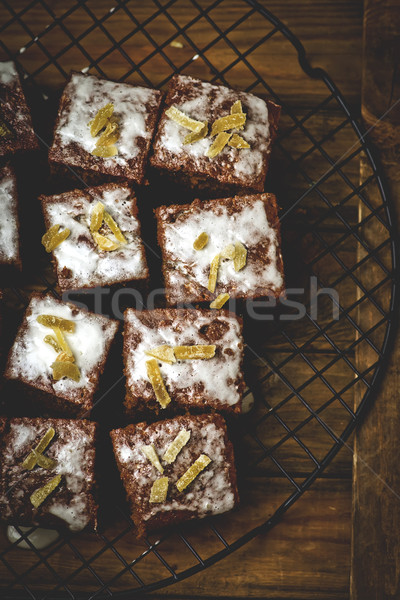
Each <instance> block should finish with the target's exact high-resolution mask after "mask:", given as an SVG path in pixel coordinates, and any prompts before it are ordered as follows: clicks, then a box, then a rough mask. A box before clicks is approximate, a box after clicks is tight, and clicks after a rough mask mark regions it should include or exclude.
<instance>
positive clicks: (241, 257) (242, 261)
mask: <svg viewBox="0 0 400 600" xmlns="http://www.w3.org/2000/svg"><path fill="white" fill-rule="evenodd" d="M246 261H247V250H246V248H245V247H244V246H243V244H242V243H241V242H236V243H235V256H234V259H233V266H234V269H235V271H241V270H242V269H243V267H245V266H246Z"/></svg>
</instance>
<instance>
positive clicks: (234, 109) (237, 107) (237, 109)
mask: <svg viewBox="0 0 400 600" xmlns="http://www.w3.org/2000/svg"><path fill="white" fill-rule="evenodd" d="M238 113H239V114H240V113H243V109H242V102H241V101H240V100H236V102H234V103H233V104H232V106H231V115H237V114H238Z"/></svg>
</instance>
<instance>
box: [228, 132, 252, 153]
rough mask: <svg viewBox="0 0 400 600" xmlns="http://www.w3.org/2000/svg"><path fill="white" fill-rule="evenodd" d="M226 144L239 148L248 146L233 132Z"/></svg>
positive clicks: (248, 146) (248, 145)
mask: <svg viewBox="0 0 400 600" xmlns="http://www.w3.org/2000/svg"><path fill="white" fill-rule="evenodd" d="M228 146H231V147H232V148H238V149H239V150H241V149H243V148H250V144H249V143H248V142H246V140H245V139H243V138H242V137H241V136H240V135H238V134H237V133H234V134H233V136H232V137H231V139H230V140H229V142H228Z"/></svg>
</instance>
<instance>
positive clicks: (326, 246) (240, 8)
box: [0, 0, 398, 599]
mask: <svg viewBox="0 0 400 600" xmlns="http://www.w3.org/2000/svg"><path fill="white" fill-rule="evenodd" d="M2 4H3V9H2V11H3V15H6V18H5V19H4V21H3V23H2V24H1V25H0V33H1V41H0V45H1V48H2V50H3V51H4V54H5V57H10V58H12V59H13V60H15V61H16V62H17V64H18V66H19V68H20V70H21V72H22V73H24V77H25V83H26V85H27V89H28V93H29V91H30V97H31V100H32V102H33V105H34V116H35V115H36V121H37V126H38V131H39V132H40V135H41V137H42V142H43V145H44V146H46V143H48V141H49V140H50V137H51V136H50V135H49V133H48V129H46V125H45V120H44V119H43V118H42V116H41V115H43V114H45V115H47V117H48V114H49V112H50V113H51V112H52V111H53V108H50V109H49V108H48V107H51V106H53V104H52V98H53V96H54V88H55V87H57V88H61V86H62V84H63V82H64V81H65V79H66V78H67V76H68V73H69V71H70V70H71V69H76V70H79V69H81V70H83V72H87V71H89V70H90V72H93V73H97V74H99V75H101V76H103V77H107V78H110V79H119V80H121V81H129V82H132V83H141V84H143V83H144V84H145V85H149V86H156V87H164V86H165V84H167V82H168V81H169V79H170V78H171V76H172V75H173V74H174V73H176V72H181V73H187V74H192V75H194V76H199V77H201V78H203V79H208V80H210V81H215V82H220V83H223V84H226V85H229V86H233V87H240V88H241V89H246V90H248V91H252V92H253V93H256V94H259V95H266V96H268V97H270V98H272V99H273V100H275V101H276V102H277V103H278V104H280V105H281V106H282V107H283V110H282V121H281V127H280V135H279V138H278V141H277V143H276V146H275V148H274V156H273V160H272V164H271V172H270V175H269V177H268V181H267V190H268V191H273V192H275V193H276V194H277V195H278V198H279V201H280V204H281V206H282V211H281V219H282V229H283V238H284V254H285V265H286V276H287V284H288V287H289V288H290V295H289V297H290V298H291V299H292V300H294V299H295V300H297V301H298V302H301V303H302V305H303V308H301V307H300V305H297V307H294V305H292V306H291V308H289V307H288V305H286V306H284V307H282V306H281V307H279V308H278V309H277V310H274V311H270V310H268V308H266V307H265V306H263V307H260V306H259V305H257V306H256V305H254V306H253V311H254V314H255V313H256V312H257V315H258V317H257V319H256V318H255V316H254V314H253V316H251V315H249V314H248V315H246V322H245V327H246V329H245V331H246V340H247V353H248V355H249V358H251V359H252V360H251V361H249V362H250V363H251V364H250V370H251V375H248V377H249V380H251V382H252V393H253V395H254V396H255V399H256V402H255V407H254V409H253V410H252V411H251V412H250V413H249V414H248V415H244V416H243V417H242V418H241V419H240V420H238V421H236V422H234V423H232V424H231V430H232V435H233V437H234V439H235V443H236V454H237V461H238V473H239V482H240V491H241V496H242V506H241V508H240V509H239V510H238V511H236V512H234V513H232V514H229V515H223V516H221V517H218V518H214V519H206V520H205V521H203V522H202V523H201V524H200V525H199V524H198V523H189V524H187V525H184V526H180V527H179V528H174V529H172V530H168V531H164V532H161V533H160V534H159V535H153V536H150V537H148V538H146V539H145V540H142V541H141V542H138V541H136V539H135V535H134V528H133V524H132V522H131V520H130V519H129V517H128V516H127V510H126V507H125V505H124V502H123V500H121V501H117V502H116V503H115V498H114V499H113V502H114V503H113V505H112V510H111V514H112V518H111V519H110V522H109V524H108V525H106V527H105V529H104V532H103V533H101V534H98V535H94V534H86V533H85V534H82V535H78V536H70V535H62V536H61V538H60V539H59V540H58V541H57V542H56V543H55V544H54V545H53V546H51V547H49V548H47V549H45V550H41V551H39V550H37V549H35V548H34V547H33V546H32V545H31V549H32V552H30V553H28V552H26V553H25V556H24V562H23V563H21V560H20V556H21V552H22V550H20V549H19V548H17V547H16V544H9V543H7V542H6V541H4V542H3V543H2V545H1V547H0V561H1V568H2V575H1V582H2V583H1V584H0V585H1V588H2V591H1V594H2V597H18V598H32V599H36V598H50V597H51V598H55V597H63V598H71V599H75V598H88V597H90V598H103V597H104V598H108V597H110V598H111V597H113V598H114V597H115V598H117V597H118V598H119V597H121V598H122V597H123V598H131V597H133V596H134V595H135V594H140V593H143V592H144V591H146V592H147V591H151V590H155V589H158V588H161V587H163V586H166V585H169V584H171V583H174V582H176V581H180V580H182V579H184V578H186V577H188V576H190V575H192V574H194V573H196V572H198V571H201V570H202V569H205V568H206V567H208V566H209V565H211V564H213V563H215V562H216V561H218V560H220V559H222V558H223V557H225V556H227V555H228V554H230V553H231V552H233V551H234V550H236V549H237V548H239V547H240V546H243V545H244V544H245V543H246V542H248V541H249V540H251V539H252V538H254V537H255V536H256V535H258V534H259V533H261V532H266V531H268V530H269V529H271V528H272V527H273V526H274V525H275V524H276V523H277V522H278V521H279V520H280V519H281V517H282V516H283V514H284V513H285V511H286V510H287V509H288V508H289V507H290V506H291V505H292V504H293V503H294V502H295V501H296V500H297V499H298V498H299V497H300V496H301V495H302V494H303V493H304V492H305V491H306V490H307V489H308V488H309V486H310V485H311V484H312V482H313V481H314V480H315V479H316V478H317V477H318V476H319V475H320V474H321V473H322V471H323V470H324V469H325V468H326V467H327V466H328V465H329V463H330V462H331V461H332V459H333V457H334V456H335V455H336V454H337V453H338V451H339V450H340V448H341V447H342V446H343V444H345V443H346V440H347V439H348V437H349V435H350V433H351V432H352V430H353V429H354V427H355V425H356V424H357V422H358V421H359V419H360V417H361V415H362V413H363V412H364V410H365V408H366V406H367V404H368V402H369V401H370V399H371V398H372V396H373V393H374V390H375V389H376V386H377V385H378V382H379V380H380V378H381V377H382V373H383V372H384V367H385V362H386V356H387V353H388V348H389V344H390V342H391V339H392V336H393V332H394V324H393V316H394V309H395V307H397V306H398V304H397V300H398V297H397V296H398V294H397V290H396V286H395V283H396V277H395V270H396V269H397V267H396V264H395V256H396V252H398V248H397V247H395V235H394V233H393V229H392V207H391V204H390V201H389V198H388V197H387V195H386V193H385V189H384V185H383V182H382V178H381V175H380V173H379V168H378V166H377V163H376V161H375V159H374V157H373V154H372V151H371V148H370V145H369V143H368V141H367V138H366V134H365V133H364V132H363V130H362V129H361V127H360V125H359V124H358V122H357V120H356V118H355V117H354V115H353V113H352V111H351V110H349V108H348V106H347V104H346V102H345V101H344V99H343V97H342V96H341V94H340V92H339V90H338V89H337V87H336V86H335V85H334V83H333V82H332V80H331V79H330V78H329V76H328V75H327V74H326V73H325V72H324V71H322V70H321V69H315V68H311V67H310V65H309V63H308V62H307V59H306V56H305V52H304V48H303V46H302V44H301V43H300V41H299V40H298V39H297V38H296V37H295V36H294V35H293V34H292V33H291V31H290V30H289V29H288V28H287V27H286V26H285V25H283V24H282V23H281V22H280V21H279V19H277V18H276V17H275V16H274V15H272V14H271V13H270V12H269V11H268V10H267V9H266V8H265V7H263V6H261V5H260V4H258V3H257V2H255V1H252V0H244V1H243V2H238V1H237V2H227V1H224V0H215V1H214V2H212V1H211V2H210V1H207V2H203V1H201V0H169V1H164V0H153V2H152V3H150V2H148V3H141V2H130V1H129V0H114V1H113V2H112V3H109V2H93V1H90V0H87V1H84V0H81V1H79V2H77V1H75V0H65V1H64V2H60V3H53V2H51V3H50V2H48V1H46V0H32V1H31V2H29V1H27V2H21V1H17V2H11V0H3V2H2ZM150 4H151V6H152V10H150V9H149V5H150ZM144 5H146V7H145V8H144V7H143V6H144ZM222 16H223V18H222ZM261 22H262V23H263V30H264V32H263V34H262V35H259V34H258V37H255V31H257V32H259V31H260V29H261V28H260V23H261ZM222 23H223V25H222ZM256 23H257V28H255V27H254V25H255V24H256ZM20 39H24V40H26V41H25V42H24V43H23V44H22V45H20V44H19V47H16V46H15V43H16V42H15V40H20ZM99 39H101V40H102V43H100V44H99V43H98V40H99ZM13 44H14V45H13ZM277 48H278V50H277ZM279 51H282V52H284V53H285V54H286V55H287V53H291V54H292V55H293V70H292V71H291V72H290V74H288V75H287V76H286V77H285V76H284V74H282V73H281V72H280V68H279ZM260 57H263V60H262V61H260ZM271 57H273V59H271ZM254 64H256V65H257V68H256V67H255V66H254ZM38 65H39V66H38ZM288 78H289V79H290V85H288V82H287V80H288ZM300 89H301V90H302V92H303V94H302V97H304V94H305V93H306V92H307V90H309V91H310V105H311V106H313V108H312V109H310V108H304V107H301V106H298V103H297V98H296V92H297V90H300ZM315 99H316V100H315ZM54 106H55V103H54ZM47 120H48V119H47ZM360 162H361V164H362V165H363V173H364V176H363V178H362V180H361V183H360V179H359V174H360ZM28 187H29V185H28ZM39 188H40V185H38V190H39ZM39 191H43V190H42V189H40V190H39ZM148 201H149V199H147V202H148ZM161 203H163V202H161ZM32 204H33V206H35V205H34V199H32ZM142 210H143V211H144V212H145V210H146V209H145V207H144V206H142ZM149 210H150V212H151V207H150V209H149ZM149 223H150V221H149ZM149 232H150V234H151V233H152V231H151V225H149ZM371 232H374V233H373V234H371ZM377 232H378V234H377ZM153 233H154V232H153ZM152 244H153V246H154V241H153V242H152ZM388 257H389V258H388ZM390 257H391V258H390ZM38 261H39V262H38V263H37V266H36V270H35V273H36V275H35V277H34V278H33V279H34V280H32V279H29V282H28V283H25V284H24V285H22V284H21V285H19V286H16V287H13V288H12V289H9V290H7V294H8V295H9V298H10V299H11V301H10V302H9V304H15V305H17V306H16V308H17V309H19V310H20V311H21V310H22V309H23V307H24V306H25V305H26V300H27V295H28V292H29V291H30V290H31V289H32V288H34V289H35V288H40V289H45V290H46V291H50V292H52V293H54V294H56V291H55V287H54V279H53V276H52V274H51V272H50V271H49V269H48V264H47V262H44V259H43V257H42V256H41V255H40V256H39V258H38ZM368 269H369V270H368ZM367 272H368V273H373V274H374V275H373V277H372V276H371V275H370V276H369V277H367V276H366V273H367ZM323 288H325V293H324V294H321V291H324V290H323ZM327 288H329V290H330V292H329V293H327ZM317 296H318V304H316V298H317ZM17 312H18V311H17ZM365 314H368V315H369V316H368V319H367V320H363V315H365ZM261 317H262V320H260V319H261ZM366 349H367V350H368V353H369V354H368V356H372V358H371V360H370V361H369V363H368V364H367V365H366V366H365V365H364V364H363V369H362V370H360V364H361V363H360V362H359V361H357V354H359V353H364V350H366ZM364 354H365V353H364ZM364 367H365V368H364ZM114 393H116V397H117V398H118V394H121V393H123V391H122V390H119V391H118V392H115V390H114ZM247 394H248V395H249V394H250V390H249V391H248V392H247ZM118 400H119V401H120V397H119V398H118ZM317 440H318V441H317ZM115 486H116V488H117V487H118V482H117V481H116V483H115ZM110 487H112V486H110ZM269 495H271V496H272V497H273V501H272V502H271V505H270V508H265V506H266V505H265V499H266V498H268V496H269ZM121 496H122V494H121ZM271 507H272V508H271ZM276 507H278V508H276ZM232 532H234V535H232ZM24 537H25V539H27V537H26V535H25V536H24ZM28 543H29V541H28Z"/></svg>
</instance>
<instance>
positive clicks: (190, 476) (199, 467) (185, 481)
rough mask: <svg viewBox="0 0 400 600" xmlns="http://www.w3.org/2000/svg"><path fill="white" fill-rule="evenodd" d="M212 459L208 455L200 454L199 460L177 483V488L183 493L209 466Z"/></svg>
mask: <svg viewBox="0 0 400 600" xmlns="http://www.w3.org/2000/svg"><path fill="white" fill-rule="evenodd" d="M210 462H211V458H209V457H208V456H207V454H200V456H199V458H198V459H196V460H195V461H194V463H193V464H192V465H191V466H190V467H189V468H188V470H187V471H186V472H185V473H184V474H183V475H182V477H181V478H180V479H178V481H177V482H176V487H177V488H178V490H179V491H180V492H182V491H183V490H184V489H185V488H187V486H188V485H189V484H190V483H192V481H194V480H195V479H196V477H197V476H198V475H199V474H200V473H201V472H202V471H203V470H204V469H205V468H206V467H207V465H209V464H210Z"/></svg>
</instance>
